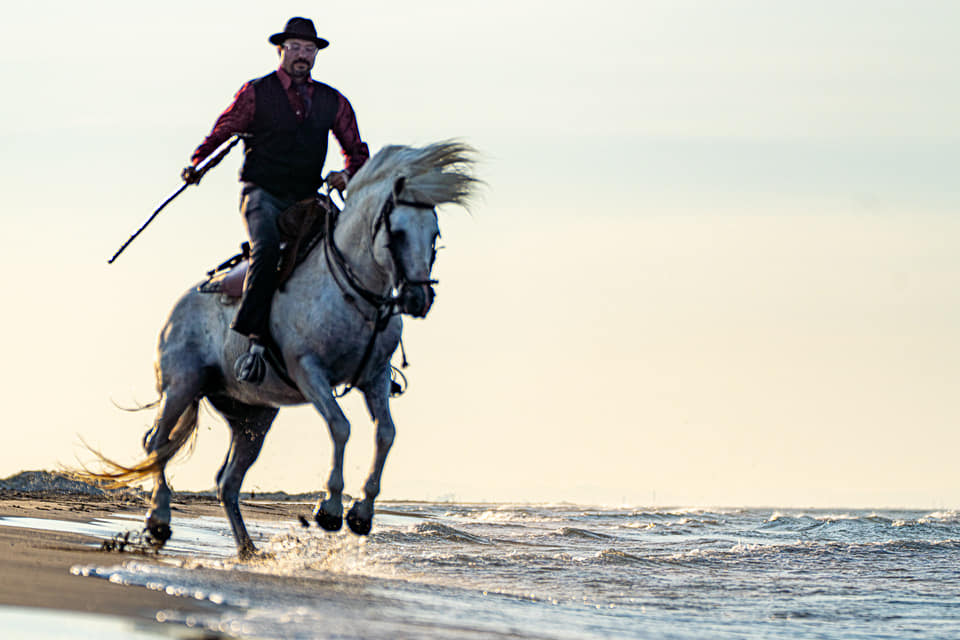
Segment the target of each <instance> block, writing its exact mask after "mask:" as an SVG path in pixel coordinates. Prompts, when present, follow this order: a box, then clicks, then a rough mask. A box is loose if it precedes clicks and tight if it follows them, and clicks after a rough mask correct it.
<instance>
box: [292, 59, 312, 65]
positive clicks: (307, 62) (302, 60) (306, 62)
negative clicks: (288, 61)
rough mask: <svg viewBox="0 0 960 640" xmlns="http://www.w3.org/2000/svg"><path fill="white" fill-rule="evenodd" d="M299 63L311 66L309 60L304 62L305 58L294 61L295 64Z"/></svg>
mask: <svg viewBox="0 0 960 640" xmlns="http://www.w3.org/2000/svg"><path fill="white" fill-rule="evenodd" d="M298 62H302V63H303V64H310V61H309V60H304V59H303V58H297V59H296V60H294V61H293V64H297V63H298Z"/></svg>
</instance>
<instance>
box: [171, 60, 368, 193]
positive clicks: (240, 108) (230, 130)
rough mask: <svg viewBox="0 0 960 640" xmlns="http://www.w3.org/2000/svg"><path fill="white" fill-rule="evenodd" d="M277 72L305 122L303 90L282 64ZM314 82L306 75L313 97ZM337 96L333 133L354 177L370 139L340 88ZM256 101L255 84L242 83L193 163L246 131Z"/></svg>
mask: <svg viewBox="0 0 960 640" xmlns="http://www.w3.org/2000/svg"><path fill="white" fill-rule="evenodd" d="M277 76H278V77H279V78H280V83H281V84H282V85H283V88H284V89H285V90H286V92H287V98H288V99H289V100H290V106H291V107H293V112H294V113H295V114H296V116H297V120H298V121H300V122H303V120H304V118H306V109H305V107H304V104H303V100H302V99H301V98H300V94H299V93H297V89H296V87H295V86H294V83H293V79H292V78H291V77H290V75H289V74H288V73H287V72H286V71H284V70H283V68H280V69H277ZM314 83H315V81H314V80H313V78H311V77H309V76H307V92H308V93H309V94H310V96H311V97H312V96H313V85H314ZM334 91H336V89H334ZM337 98H338V105H337V115H336V117H335V118H334V120H333V129H332V130H333V136H334V137H335V138H336V139H337V142H338V143H339V144H340V149H341V150H342V152H343V161H344V167H345V168H346V170H347V173H348V174H349V175H350V176H351V177H353V174H355V173H356V172H357V171H359V170H360V167H362V166H363V163H365V162H366V161H367V160H368V159H369V158H370V150H369V149H368V148H367V143H366V142H364V141H363V140H361V139H360V130H359V128H358V127H357V116H356V114H354V112H353V107H352V106H350V102H349V101H348V100H347V99H346V98H344V97H343V94H341V93H340V92H339V91H337ZM256 105H257V101H256V99H255V97H254V89H253V84H252V83H250V82H248V83H246V84H245V85H243V86H242V87H240V90H239V91H237V95H236V96H235V97H234V98H233V102H232V103H230V106H229V107H227V109H226V111H224V112H223V113H221V114H220V117H219V118H217V122H216V123H215V124H214V125H213V130H212V131H210V135H208V136H207V137H206V138H205V139H204V141H203V142H201V143H200V146H199V147H197V150H196V151H194V152H193V156H192V157H191V158H190V161H191V162H192V163H193V164H194V166H196V165H197V164H199V163H200V162H202V161H203V160H204V158H206V157H207V156H209V155H210V154H211V153H213V152H214V151H216V150H217V148H218V147H219V146H220V145H221V144H223V143H224V142H225V141H226V140H227V138H229V137H230V136H232V135H234V134H236V133H246V132H247V130H248V129H249V127H250V124H251V123H252V122H253V112H254V110H255V109H256Z"/></svg>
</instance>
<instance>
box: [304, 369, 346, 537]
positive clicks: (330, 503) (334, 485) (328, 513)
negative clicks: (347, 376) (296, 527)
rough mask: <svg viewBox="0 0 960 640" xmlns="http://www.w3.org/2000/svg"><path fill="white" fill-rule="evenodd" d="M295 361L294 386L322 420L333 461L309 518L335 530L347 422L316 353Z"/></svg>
mask: <svg viewBox="0 0 960 640" xmlns="http://www.w3.org/2000/svg"><path fill="white" fill-rule="evenodd" d="M299 364H300V371H299V372H298V375H297V376H296V377H297V383H298V386H299V387H300V390H301V391H302V392H303V394H304V396H306V398H307V399H308V400H310V402H312V403H313V406H314V407H316V408H317V411H319V412H320V415H322V416H323V419H324V420H326V422H327V428H328V429H329V430H330V438H331V440H332V441H333V464H332V467H331V469H330V477H329V478H328V479H327V492H326V495H325V497H324V498H322V499H321V500H320V501H319V502H318V503H317V507H316V509H314V512H313V517H314V520H316V521H317V524H318V525H320V526H321V527H323V528H324V529H326V530H327V531H338V530H339V529H340V527H342V526H343V452H344V450H345V449H346V446H347V440H348V439H349V438H350V423H349V422H348V421H347V418H346V416H345V415H343V411H341V409H340V405H338V404H337V400H336V398H335V397H334V395H333V387H332V386H331V385H330V381H329V379H328V378H327V376H326V373H325V372H324V370H323V367H322V366H321V364H320V362H319V361H318V360H317V358H316V356H311V355H308V356H304V357H303V358H301V359H300V362H299Z"/></svg>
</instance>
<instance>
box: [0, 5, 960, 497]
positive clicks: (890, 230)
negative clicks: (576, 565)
mask: <svg viewBox="0 0 960 640" xmlns="http://www.w3.org/2000/svg"><path fill="white" fill-rule="evenodd" d="M27 4H28V3H19V4H18V5H16V6H14V7H12V8H7V9H6V10H5V19H4V21H3V23H2V24H0V42H2V44H0V69H2V71H3V77H4V79H5V82H6V87H7V89H6V90H5V92H4V96H5V99H4V100H3V101H2V102H0V175H2V176H3V177H2V180H3V195H4V208H5V213H4V214H3V216H2V219H0V220H2V222H0V225H2V227H0V232H2V233H0V238H2V242H3V245H2V251H0V270H2V272H3V273H4V289H5V297H6V303H5V304H4V309H5V313H4V317H3V320H2V323H3V325H2V332H0V334H2V336H3V337H2V341H0V354H2V360H0V362H2V366H0V407H2V410H3V416H4V418H5V420H4V422H5V425H6V429H5V430H6V433H7V439H6V440H5V444H4V446H2V447H0V477H5V476H7V475H10V474H12V473H15V472H17V471H19V470H21V469H37V468H52V467H55V466H56V465H57V464H58V463H64V464H72V463H74V462H75V460H76V458H77V456H80V457H81V458H82V459H85V460H89V456H86V455H85V454H84V452H83V450H82V447H81V446H80V444H79V441H80V437H81V436H82V437H83V438H85V439H86V440H87V441H88V442H90V443H91V444H93V445H95V446H98V447H100V448H102V449H103V450H104V451H105V452H106V453H108V454H110V455H112V456H114V457H116V458H120V459H126V460H130V459H132V458H133V456H135V455H137V454H138V453H139V442H140V438H141V436H142V434H143V432H144V430H145V429H146V428H147V426H148V425H149V423H150V421H151V420H152V418H153V416H152V413H149V412H145V413H141V414H129V413H124V412H122V411H119V410H117V409H116V408H115V407H114V406H113V404H112V402H116V403H118V404H121V405H130V404H133V403H134V402H137V401H139V402H147V401H149V400H152V399H153V398H154V390H153V357H154V349H155V345H156V336H157V332H158V330H159V328H160V326H161V324H162V322H163V319H164V317H165V315H166V313H167V312H168V310H169V308H170V307H171V305H172V304H173V302H174V300H175V299H176V298H177V297H178V296H179V295H180V294H181V292H182V291H184V290H185V289H186V288H187V287H189V286H191V285H192V284H193V283H195V282H196V281H197V280H199V279H200V278H201V277H202V275H203V273H204V272H205V271H206V270H207V269H208V268H210V267H212V266H213V265H215V264H217V263H218V262H220V261H221V260H222V259H224V258H226V257H228V256H229V255H231V253H232V252H233V251H234V250H235V247H236V246H237V245H238V244H239V242H240V241H242V240H243V239H244V235H243V228H242V225H241V221H240V216H239V213H238V212H237V201H238V192H239V190H238V185H237V182H236V172H237V168H238V166H239V158H240V156H239V153H237V154H236V155H234V156H232V157H230V158H228V160H227V161H225V162H224V163H223V164H222V165H221V166H220V167H218V168H217V169H216V170H215V171H214V173H212V174H211V175H210V176H208V177H207V178H205V180H204V182H203V184H202V185H201V186H200V187H198V188H191V189H189V190H188V191H187V192H186V193H184V194H183V195H182V196H181V197H180V198H179V199H178V200H177V201H175V202H174V203H173V204H172V205H171V206H170V207H168V209H167V210H165V211H164V212H163V213H162V214H161V216H160V218H158V219H157V221H156V222H155V223H154V224H153V225H152V226H151V227H150V228H149V229H148V230H147V231H146V232H145V234H144V235H143V236H141V237H140V238H138V239H137V240H136V242H134V244H133V245H131V246H130V248H129V249H128V250H127V251H126V252H125V253H124V254H123V255H122V256H121V257H120V258H119V259H118V260H117V262H116V263H115V264H113V265H110V266H108V265H107V264H106V260H107V258H109V257H110V256H111V255H112V254H113V252H114V251H115V250H116V249H117V248H118V247H119V246H120V244H121V243H122V242H123V241H124V240H126V238H127V237H128V236H129V235H130V234H131V233H132V232H133V231H134V230H135V229H136V228H137V227H138V226H139V225H140V224H141V223H142V222H143V221H144V220H146V218H147V217H148V216H149V215H150V213H151V212H152V210H153V208H154V207H155V206H156V205H157V204H159V202H161V201H162V200H163V199H164V198H165V197H166V196H167V195H168V194H169V193H171V192H172V191H173V190H175V189H176V188H177V186H178V184H179V178H178V174H179V170H180V168H181V167H182V166H183V165H184V164H185V163H186V161H187V159H188V157H189V155H190V153H191V152H192V150H193V149H194V148H195V147H196V145H197V144H198V143H199V142H200V141H201V140H202V138H203V137H204V135H206V133H207V132H208V131H209V129H210V127H211V125H212V124H213V121H214V120H215V118H216V116H217V115H218V114H219V113H220V112H221V111H222V110H223V108H224V107H226V105H227V104H228V103H229V102H230V100H231V99H232V96H233V94H234V92H235V91H236V90H237V89H238V88H239V87H240V86H241V85H242V84H243V82H245V81H247V80H249V79H251V78H254V77H258V76H260V75H263V74H265V73H268V72H269V71H271V70H272V69H273V68H275V66H276V53H275V51H274V49H273V48H272V47H271V46H270V45H269V44H268V43H267V41H266V39H267V37H268V36H269V35H270V34H272V33H275V32H277V31H280V30H281V29H282V27H283V24H284V23H285V22H286V20H287V19H288V18H289V17H291V16H293V15H305V16H307V17H310V18H312V19H313V20H314V21H315V22H316V23H317V28H318V31H319V33H320V35H321V36H323V37H326V38H327V39H329V40H330V41H331V43H332V44H331V46H330V47H329V48H328V49H326V50H324V51H322V52H321V53H320V54H319V56H318V59H317V64H316V66H315V68H314V77H315V78H316V79H318V80H321V81H324V82H328V83H329V84H331V85H333V86H335V87H337V88H338V89H340V90H341V91H342V92H343V93H344V94H345V95H346V96H347V97H348V98H349V99H350V100H351V102H352V103H353V106H354V108H355V109H356V112H357V115H358V121H359V124H360V130H361V134H362V135H363V137H364V139H365V140H366V141H367V142H368V143H369V144H370V146H371V149H372V150H374V151H375V150H377V149H379V148H380V147H382V146H384V145H387V144H397V143H400V144H425V143H429V142H433V141H437V140H442V139H446V138H451V137H457V138H462V139H464V140H466V141H468V142H470V143H471V144H473V145H474V146H476V147H477V148H478V149H479V150H480V151H481V153H482V157H483V162H482V164H481V165H480V167H479V168H478V175H479V177H480V178H482V179H483V180H485V181H486V182H487V188H486V189H485V191H484V193H483V195H482V197H481V198H480V199H479V200H478V202H477V204H476V205H475V206H474V208H473V212H472V214H467V213H464V212H463V211H461V210H457V209H455V208H452V209H449V210H446V211H445V212H444V213H442V214H441V229H442V232H443V244H444V246H445V247H446V248H445V250H443V251H442V252H441V254H440V257H439V260H438V264H437V268H436V271H435V275H436V276H437V277H438V278H439V279H440V281H441V282H440V285H439V288H438V299H437V304H436V305H435V306H434V309H433V311H432V312H431V314H430V316H429V317H428V318H427V319H425V320H409V321H408V322H407V324H406V331H405V345H406V348H407V354H408V358H409V360H410V363H411V367H410V368H409V369H407V371H406V374H407V376H408V378H409V380H410V390H409V392H408V393H407V394H406V395H405V396H403V397H402V398H400V399H397V400H395V401H394V402H393V411H394V416H395V419H396V422H397V427H398V435H397V439H396V442H395V445H394V448H393V451H392V452H391V456H390V459H389V460H388V462H387V467H386V471H385V474H384V480H383V494H382V497H384V498H399V499H438V498H455V499H458V500H515V501H545V500H546V501H563V500H567V501H572V502H582V503H605V504H620V503H627V504H634V505H661V506H662V505H668V504H671V505H678V504H679V505H728V506H737V505H768V506H838V507H840V506H867V507H869V506H875V507H883V506H914V507H922V508H925V507H936V508H958V507H960V473H958V472H957V471H956V465H955V464H954V460H955V458H956V452H957V451H958V449H960V429H958V427H960V403H958V402H957V399H956V398H957V387H958V383H960V339H958V335H957V327H958V326H960V293H958V292H960V251H958V247H960V217H958V215H957V214H958V213H960V188H958V184H960V183H958V181H957V178H956V169H957V167H958V161H960V119H958V117H957V114H958V113H960V82H958V80H960V77H958V75H960V73H958V71H957V69H958V66H957V60H958V58H960V45H958V44H957V39H956V33H955V31H956V25H957V24H960V4H957V3H955V2H952V1H946V0H945V1H943V2H933V1H923V0H921V1H916V2H910V3H906V2H893V1H877V2H871V3H863V2H853V1H836V0H834V1H831V2H826V1H813V2H804V3H799V2H794V3H785V2H770V1H768V0H741V1H734V0H729V1H727V0H717V1H714V2H707V1H700V2H694V1H680V0H660V1H644V0H640V1H636V0H634V1H630V2H627V1H613V0H599V1H598V2H593V3H586V4H584V3H579V2H578V3H573V2H556V1H554V2H533V1H527V0H519V1H518V0H513V1H511V2H503V1H500V0H491V1H490V2H486V3H482V4H477V3H460V2H449V0H447V1H440V0H431V1H419V0H414V1H413V2H408V3H402V5H401V4H398V3H395V2H385V1H375V2H364V3H349V4H344V3H338V4H336V5H334V4H329V6H327V5H324V6H320V5H316V4H315V3H314V4H309V3H308V4H303V3H290V2H275V3H270V4H269V5H268V4H266V3H259V2H230V3H226V2H204V3H198V2H182V1H179V0H174V1H171V2H166V3H162V4H156V5H153V6H152V8H143V6H142V5H137V4H130V3H127V2H122V3H121V2H95V3H92V4H91V3H88V4H77V3H68V2H62V1H60V2H53V1H50V2H44V1H42V0H41V1H35V2H31V3H29V6H27ZM319 9H323V14H317V13H313V12H314V11H317V10H319ZM339 164H340V160H339V154H338V153H337V147H336V144H335V143H332V144H331V153H330V155H329V160H328V168H330V169H333V168H337V167H338V166H339ZM344 406H345V409H346V411H347V413H348V416H349V417H350V418H351V419H352V422H353V435H352V438H351V441H350V443H349V445H348V448H347V460H346V466H345V474H346V481H347V487H346V491H347V492H348V493H351V492H352V493H357V492H359V490H360V485H361V483H362V481H363V478H364V477H365V475H366V472H367V469H368V467H369V464H370V458H371V455H372V440H373V432H372V428H371V426H370V424H369V420H368V418H367V415H366V412H365V410H364V409H363V407H362V403H361V402H360V398H359V397H350V398H348V399H347V400H346V401H345V402H344ZM227 431H228V430H227V428H226V427H225V426H224V425H223V424H222V423H221V422H220V421H219V420H218V419H217V418H216V417H214V415H213V414H212V413H207V414H205V415H204V416H203V417H202V419H201V425H200V433H199V436H200V437H199V443H198V448H197V451H196V453H195V454H194V455H193V457H192V458H190V459H189V460H187V461H186V462H184V463H181V464H176V465H174V466H173V467H171V477H172V482H173V485H174V488H175V489H176V488H180V489H204V488H209V487H211V486H212V485H213V476H214V474H215V472H216V469H217V467H218V465H219V462H220V460H221V459H222V457H223V455H224V454H225V452H226V446H227ZM329 461H330V441H329V436H328V435H327V430H326V426H325V425H324V424H323V422H322V420H321V419H320V417H319V415H317V414H316V412H315V411H314V410H313V409H312V408H310V407H304V408H297V409H288V410H285V411H283V412H282V413H281V414H280V417H279V418H278V420H277V421H276V422H275V424H274V427H273V431H272V432H271V434H270V436H269V437H268V438H267V442H266V446H265V448H264V452H263V454H262V455H261V458H260V460H259V461H258V463H257V464H256V466H255V467H254V468H253V469H252V470H251V472H250V474H249V475H248V477H247V481H246V483H245V485H244V489H246V490H250V489H255V490H269V489H285V490H288V491H305V490H316V489H321V488H322V487H323V483H324V480H325V478H326V476H327V474H328V471H329Z"/></svg>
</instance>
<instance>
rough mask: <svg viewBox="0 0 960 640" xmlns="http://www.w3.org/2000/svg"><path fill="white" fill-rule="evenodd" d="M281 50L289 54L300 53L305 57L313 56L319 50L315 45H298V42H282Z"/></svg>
mask: <svg viewBox="0 0 960 640" xmlns="http://www.w3.org/2000/svg"><path fill="white" fill-rule="evenodd" d="M283 48H284V49H286V50H287V51H289V52H290V53H302V54H304V55H307V56H315V55H317V51H318V50H319V49H318V48H317V45H315V44H300V43H299V42H284V43H283Z"/></svg>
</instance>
